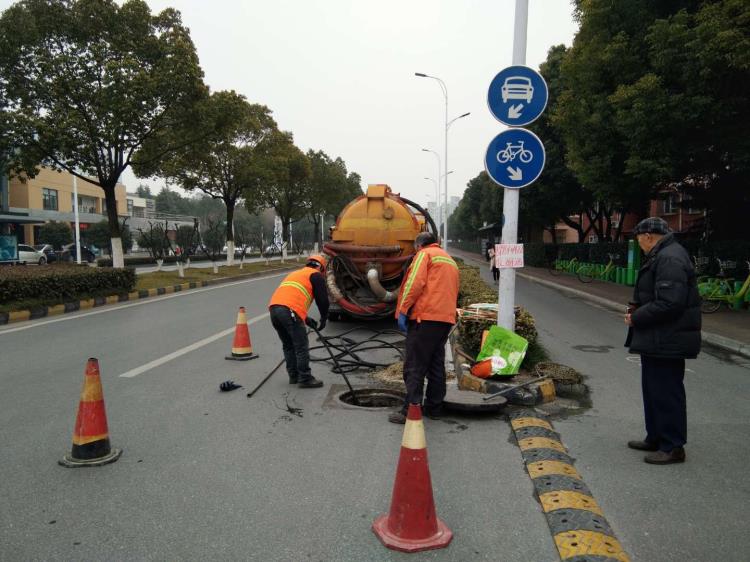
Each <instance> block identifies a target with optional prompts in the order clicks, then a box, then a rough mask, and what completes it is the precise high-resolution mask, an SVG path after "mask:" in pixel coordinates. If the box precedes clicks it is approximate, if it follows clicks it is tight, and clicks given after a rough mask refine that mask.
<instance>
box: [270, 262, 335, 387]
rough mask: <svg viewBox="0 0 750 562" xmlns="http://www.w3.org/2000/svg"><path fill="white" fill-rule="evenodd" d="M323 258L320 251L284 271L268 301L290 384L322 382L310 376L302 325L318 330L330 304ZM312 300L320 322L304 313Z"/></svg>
mask: <svg viewBox="0 0 750 562" xmlns="http://www.w3.org/2000/svg"><path fill="white" fill-rule="evenodd" d="M326 262H327V260H326V257H325V256H322V255H313V256H310V257H309V258H307V263H306V264H305V267H303V268H302V269H298V270H296V271H293V272H291V273H290V274H289V275H287V276H286V277H285V278H284V280H283V281H282V282H281V284H280V285H279V287H278V288H277V289H276V290H275V291H274V293H273V295H272V296H271V301H270V302H269V303H268V310H269V312H270V314H271V324H273V327H274V328H275V329H276V333H277V334H278V335H279V338H280V339H281V345H282V348H283V350H284V360H285V361H286V372H287V374H288V375H289V384H296V385H298V387H299V388H320V387H321V386H323V381H321V380H318V379H316V378H315V377H313V376H312V371H311V370H310V344H309V341H308V339H307V329H306V328H305V326H309V327H311V328H313V329H316V330H318V331H320V330H322V329H323V328H325V325H326V319H327V317H328V306H329V302H328V291H327V290H326V283H325V267H326ZM313 300H315V304H316V306H317V307H318V312H320V325H318V323H317V322H316V321H315V320H314V319H312V318H310V317H309V316H308V315H307V311H308V309H309V308H310V305H311V304H312V302H313Z"/></svg>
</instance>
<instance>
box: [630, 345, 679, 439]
mask: <svg viewBox="0 0 750 562" xmlns="http://www.w3.org/2000/svg"><path fill="white" fill-rule="evenodd" d="M684 378H685V360H684V359H663V358H658V357H647V356H645V355H642V356H641V384H642V387H643V411H644V414H645V417H646V441H648V442H649V443H656V444H658V445H659V449H661V450H662V451H667V452H669V451H671V450H672V449H674V448H675V447H683V446H684V445H685V443H686V442H687V410H686V405H685V385H684V384H683V379H684Z"/></svg>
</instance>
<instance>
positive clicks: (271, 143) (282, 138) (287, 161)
mask: <svg viewBox="0 0 750 562" xmlns="http://www.w3.org/2000/svg"><path fill="white" fill-rule="evenodd" d="M258 150H259V152H261V156H260V158H259V159H258V162H259V166H258V169H257V173H258V178H259V179H258V181H259V184H260V187H259V188H258V189H252V190H251V191H250V192H249V193H247V194H246V199H247V202H246V205H248V208H252V209H253V210H257V209H262V208H265V207H271V208H273V210H274V211H276V214H277V215H278V217H279V218H280V219H281V225H282V240H283V242H284V243H288V242H289V225H290V224H291V223H292V222H293V221H295V220H299V219H300V218H302V217H304V216H305V214H307V212H308V209H309V208H310V192H309V183H308V180H309V178H310V175H311V173H312V172H311V170H310V160H309V159H308V158H307V156H305V155H304V154H303V153H302V151H301V150H300V149H299V148H297V147H296V146H295V145H294V142H293V140H292V135H291V133H286V132H277V133H275V134H274V135H272V136H271V137H269V138H268V139H266V140H265V141H264V142H263V143H262V144H261V145H260V146H259V147H258ZM250 201H253V203H254V205H253V206H252V207H251V203H250Z"/></svg>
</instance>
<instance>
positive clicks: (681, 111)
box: [611, 0, 750, 239]
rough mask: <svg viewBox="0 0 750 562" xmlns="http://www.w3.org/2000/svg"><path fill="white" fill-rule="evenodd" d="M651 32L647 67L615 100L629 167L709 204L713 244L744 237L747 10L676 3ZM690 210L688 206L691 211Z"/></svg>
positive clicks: (747, 206)
mask: <svg viewBox="0 0 750 562" xmlns="http://www.w3.org/2000/svg"><path fill="white" fill-rule="evenodd" d="M658 15H659V17H658V18H657V19H655V20H654V21H653V22H652V23H651V25H650V26H649V27H648V30H647V33H646V36H645V49H646V53H647V61H648V65H647V66H646V67H645V69H644V71H643V72H642V73H641V75H640V76H639V77H638V78H637V79H636V80H631V81H624V80H623V81H621V83H620V84H619V85H618V87H617V89H616V90H615V92H614V93H613V95H612V96H611V101H612V105H613V107H614V109H615V111H616V121H615V123H616V125H617V127H618V130H619V133H620V134H621V135H623V136H625V137H626V139H627V145H626V146H627V149H628V161H627V164H628V171H629V173H631V174H634V175H641V176H643V175H645V178H644V181H650V180H652V178H653V177H656V178H657V179H662V178H665V182H664V183H666V182H669V183H670V184H671V187H677V188H678V189H679V190H680V191H683V192H685V193H686V194H687V195H688V196H689V197H690V199H691V200H690V202H689V206H691V207H693V208H706V209H708V212H709V218H710V220H711V229H712V230H713V231H714V233H715V235H716V236H717V237H718V238H724V239H731V238H736V239H740V238H747V231H746V228H745V222H746V221H745V217H747V216H748V213H750V196H749V195H748V191H747V189H746V184H747V175H748V172H750V136H749V135H748V134H747V123H749V122H750V104H748V99H750V4H748V2H746V1H743V0H720V1H706V2H697V1H693V2H681V3H678V4H676V5H675V6H674V8H673V9H672V10H669V11H662V12H660V13H659V14H658ZM687 205H688V204H686V206H687Z"/></svg>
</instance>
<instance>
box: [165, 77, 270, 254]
mask: <svg viewBox="0 0 750 562" xmlns="http://www.w3.org/2000/svg"><path fill="white" fill-rule="evenodd" d="M208 108H209V112H210V114H211V116H212V118H213V119H214V121H215V122H216V123H221V126H220V128H219V126H218V125H217V129H216V131H215V132H214V134H213V135H211V136H210V137H209V138H207V139H206V140H205V141H204V142H202V143H200V144H197V145H193V146H191V147H190V148H189V149H188V150H185V151H183V152H180V153H176V154H175V156H174V158H172V159H170V160H169V161H166V162H165V163H164V165H163V166H162V167H161V173H162V174H164V175H166V176H168V177H170V178H172V179H174V180H175V181H177V182H178V183H179V184H180V185H181V186H182V187H183V189H185V190H187V191H193V190H196V189H197V190H200V191H202V192H203V193H205V194H206V195H208V196H209V197H212V198H213V199H217V200H220V201H222V202H223V203H224V207H225V210H226V217H225V221H224V224H225V225H226V229H227V230H226V233H225V238H226V241H227V247H228V250H227V261H228V262H229V263H230V264H231V263H232V261H233V260H234V230H233V225H234V213H235V208H236V206H237V202H238V201H239V199H240V198H241V197H242V196H243V193H244V194H246V195H247V196H253V193H254V191H257V190H258V188H259V172H258V166H259V163H258V162H257V159H258V158H259V157H261V156H262V155H260V154H259V152H258V151H257V150H256V149H257V148H258V146H259V145H260V144H261V143H262V142H264V141H265V140H266V139H268V138H269V137H270V136H272V135H273V134H274V133H275V132H276V131H277V127H276V122H275V121H274V120H273V118H272V117H271V111H270V110H269V109H268V108H267V107H265V106H263V105H258V104H251V103H249V102H248V101H247V100H246V99H245V97H244V96H242V95H240V94H237V93H235V92H233V91H232V92H216V93H215V94H213V95H212V96H211V99H210V103H209V104H208Z"/></svg>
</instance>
